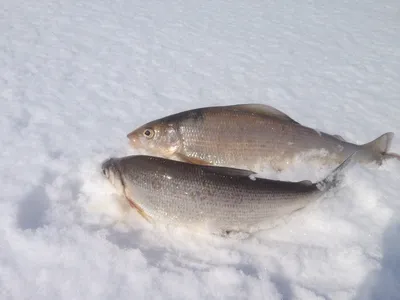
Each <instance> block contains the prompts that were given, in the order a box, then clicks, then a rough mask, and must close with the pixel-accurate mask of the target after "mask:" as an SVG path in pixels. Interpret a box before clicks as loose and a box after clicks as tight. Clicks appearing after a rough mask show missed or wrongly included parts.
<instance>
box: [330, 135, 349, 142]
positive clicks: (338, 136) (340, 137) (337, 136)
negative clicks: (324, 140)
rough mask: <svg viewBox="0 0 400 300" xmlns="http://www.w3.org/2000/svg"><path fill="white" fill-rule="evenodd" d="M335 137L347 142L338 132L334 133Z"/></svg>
mask: <svg viewBox="0 0 400 300" xmlns="http://www.w3.org/2000/svg"><path fill="white" fill-rule="evenodd" d="M333 136H334V137H335V138H337V139H338V140H341V141H342V142H346V140H345V139H344V138H343V137H342V136H340V135H338V134H334V135H333Z"/></svg>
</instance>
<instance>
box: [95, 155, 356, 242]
mask: <svg viewBox="0 0 400 300" xmlns="http://www.w3.org/2000/svg"><path fill="white" fill-rule="evenodd" d="M356 154H357V153H354V154H352V155H351V156H350V157H349V158H347V159H346V160H345V161H344V162H343V163H342V164H341V165H339V166H338V167H337V168H335V169H334V170H333V171H332V172H331V173H330V174H329V175H328V176H326V177H325V178H324V179H322V180H320V181H317V182H315V183H312V182H311V181H308V180H303V181H298V182H296V181H293V182H290V181H278V180H272V179H268V178H263V177H259V176H258V175H257V174H256V173H255V172H253V171H250V170H243V169H236V168H226V167H216V166H203V165H197V164H192V163H187V162H181V161H176V160H170V159H165V158H161V157H156V156H150V155H129V156H124V157H111V158H108V159H107V160H105V161H104V162H103V163H102V164H101V171H102V173H103V176H104V177H105V178H106V179H107V180H108V181H109V183H110V184H112V185H113V186H114V188H115V190H116V192H117V193H118V194H120V195H121V196H123V197H125V199H126V200H127V201H128V202H129V204H130V205H131V207H132V208H134V209H135V210H137V212H138V213H139V214H140V215H141V216H142V217H143V218H144V219H145V220H147V221H148V222H149V223H151V224H168V225H172V226H177V227H186V228H189V229H196V230H198V231H200V232H208V233H212V234H217V235H225V234H227V233H231V232H234V233H235V232H243V233H252V232H255V231H258V230H262V229H263V224H265V222H268V221H271V220H277V219H279V218H285V217H286V216H289V215H291V214H292V213H294V212H296V211H299V210H301V209H303V208H305V207H306V206H307V205H308V204H309V203H311V202H313V201H316V200H318V199H319V198H320V197H322V196H323V195H325V194H326V193H327V192H328V191H330V190H332V189H333V188H334V187H337V186H339V185H340V184H342V182H343V179H344V177H345V170H346V169H348V167H349V166H351V165H354V163H355V161H356V160H355V159H354V156H355V155H356Z"/></svg>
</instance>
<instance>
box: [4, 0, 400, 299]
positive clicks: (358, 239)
mask: <svg viewBox="0 0 400 300" xmlns="http://www.w3.org/2000/svg"><path fill="white" fill-rule="evenodd" d="M1 6H2V9H1V10H0V101H1V102H0V103H1V108H0V111H1V115H0V128H1V132H0V145H1V155H0V165H1V170H0V191H1V193H0V299H18V300H22V299H41V300H43V299H68V300H70V299H98V300H99V299H307V300H310V299H357V300H358V299H399V295H400V280H399V278H400V246H399V245H400V243H399V241H400V217H399V213H400V199H399V198H400V197H399V196H400V192H399V184H398V183H399V181H400V163H399V162H398V161H389V162H387V163H385V164H384V165H383V166H382V167H379V168H378V167H375V166H355V167H354V168H353V169H351V170H350V171H349V172H348V176H347V177H346V178H347V179H346V184H345V185H344V186H343V187H342V188H341V189H339V190H337V191H336V192H335V193H332V194H331V195H329V196H327V197H326V198H324V199H322V200H321V201H319V202H318V203H316V204H315V205H312V206H310V208H309V209H308V210H306V211H304V212H303V213H302V214H299V215H298V216H297V217H296V218H292V219H290V220H287V221H286V222H283V223H282V224H281V225H280V226H278V227H276V228H274V229H271V230H268V231H263V232H260V233H257V234H255V235H253V236H250V237H248V238H244V239H223V238H219V237H215V236H206V235H201V236H200V235H196V234H194V233H191V232H187V231H185V230H184V229H182V228H168V227H163V226H162V225H160V226H158V227H151V226H150V225H149V224H147V223H146V222H145V221H144V220H143V219H141V218H140V217H139V216H138V215H137V214H136V213H135V212H132V211H129V210H126V208H125V207H123V206H121V205H120V204H119V202H118V201H119V199H118V198H117V196H116V195H115V193H114V190H113V189H112V187H111V186H110V185H109V184H108V182H106V181H105V179H104V178H103V177H102V176H101V173H100V170H99V166H100V163H101V162H102V161H103V160H104V159H106V158H108V157H110V156H120V155H127V154H132V153H135V152H134V151H133V150H132V149H131V148H129V146H128V141H127V138H126V134H127V133H128V132H130V131H131V130H132V129H134V128H135V127H137V126H139V125H141V124H142V123H144V122H147V121H150V120H152V119H155V118H158V117H161V116H164V115H167V114H170V113H175V112H178V111H182V110H185V109H190V108H195V107H200V106H207V105H223V104H237V103H246V102H253V103H265V104H269V105H272V106H274V107H276V108H278V109H280V110H282V111H284V112H286V113H287V114H289V115H290V116H291V117H292V118H294V119H296V120H297V121H299V122H301V123H303V124H305V125H308V126H312V127H315V128H317V129H318V130H321V131H325V132H329V133H334V134H340V135H342V136H343V137H344V138H345V139H348V140H350V141H352V142H357V143H365V142H368V141H371V140H373V139H375V138H376V137H378V136H379V135H381V134H382V133H384V132H387V131H393V132H395V133H396V134H397V136H396V137H395V139H394V141H393V145H392V150H393V151H394V152H400V138H399V136H400V122H399V115H400V99H399V95H400V39H399V32H400V18H399V11H400V10H399V9H400V4H399V2H398V1H396V0H384V1H379V2H376V1H372V0H363V1H345V0H338V1H328V0H322V1H293V0H282V1H272V0H268V1H260V0H255V1H248V2H245V1H238V0H231V1H228V0H222V1H180V0H172V1H154V0H149V1H137V0H136V1H135V0H133V1H127V0H117V1H111V0H99V1H94V0H87V1H82V0H77V1H57V0H40V1H27V0H13V1H11V0H4V1H2V5H1ZM319 175H320V173H319V171H318V170H316V169H315V170H314V169H311V168H307V165H303V166H301V168H298V170H297V171H294V170H289V171H288V172H287V173H284V174H281V175H279V176H282V178H284V177H285V178H296V179H299V180H304V179H315V178H316V177H318V176H319ZM271 176H272V175H271Z"/></svg>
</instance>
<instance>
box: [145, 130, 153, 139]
mask: <svg viewBox="0 0 400 300" xmlns="http://www.w3.org/2000/svg"><path fill="white" fill-rule="evenodd" d="M143 135H144V136H145V137H146V138H148V139H151V138H153V136H154V130H153V129H151V128H148V129H145V130H144V131H143Z"/></svg>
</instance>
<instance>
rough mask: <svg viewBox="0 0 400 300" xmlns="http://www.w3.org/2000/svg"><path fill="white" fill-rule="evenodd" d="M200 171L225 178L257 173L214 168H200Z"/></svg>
mask: <svg viewBox="0 0 400 300" xmlns="http://www.w3.org/2000/svg"><path fill="white" fill-rule="evenodd" d="M202 169H203V170H204V171H206V172H211V173H216V174H222V175H227V176H246V177H247V176H250V175H255V174H257V173H255V172H253V171H249V170H244V169H236V168H227V167H216V166H202Z"/></svg>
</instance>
